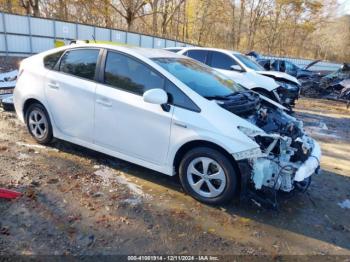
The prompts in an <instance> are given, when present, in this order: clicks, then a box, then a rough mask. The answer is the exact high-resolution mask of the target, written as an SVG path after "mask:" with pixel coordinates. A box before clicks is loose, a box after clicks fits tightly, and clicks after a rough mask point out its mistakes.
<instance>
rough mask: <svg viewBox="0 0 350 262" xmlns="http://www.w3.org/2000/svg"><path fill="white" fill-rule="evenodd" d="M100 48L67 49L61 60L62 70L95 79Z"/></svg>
mask: <svg viewBox="0 0 350 262" xmlns="http://www.w3.org/2000/svg"><path fill="white" fill-rule="evenodd" d="M99 52H100V50H99V49H76V50H69V51H67V52H66V53H65V54H64V55H63V57H62V59H61V62H60V71H62V72H64V73H67V74H70V75H74V76H78V77H81V78H85V79H89V80H93V79H95V71H96V64H97V60H98V55H99Z"/></svg>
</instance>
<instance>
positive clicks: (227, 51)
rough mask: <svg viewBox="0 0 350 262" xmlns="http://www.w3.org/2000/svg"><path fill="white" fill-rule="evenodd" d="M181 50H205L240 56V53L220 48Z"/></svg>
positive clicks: (188, 48)
mask: <svg viewBox="0 0 350 262" xmlns="http://www.w3.org/2000/svg"><path fill="white" fill-rule="evenodd" d="M181 50H186V51H187V50H206V51H218V52H224V53H230V54H234V55H240V54H241V53H240V52H237V51H233V50H228V49H222V48H212V47H184V48H182V49H181Z"/></svg>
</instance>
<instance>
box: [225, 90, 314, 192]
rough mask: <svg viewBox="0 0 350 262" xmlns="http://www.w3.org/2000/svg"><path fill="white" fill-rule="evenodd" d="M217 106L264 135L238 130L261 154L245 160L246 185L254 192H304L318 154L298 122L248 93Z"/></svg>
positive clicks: (312, 141)
mask: <svg viewBox="0 0 350 262" xmlns="http://www.w3.org/2000/svg"><path fill="white" fill-rule="evenodd" d="M218 104H219V105H221V106H222V107H224V108H225V109H227V110H229V111H230V112H232V113H234V114H236V115H239V116H241V117H242V118H245V119H246V120H248V121H249V122H250V123H252V124H254V125H255V126H257V127H259V128H261V129H262V130H264V131H265V132H264V133H262V132H257V133H249V130H244V129H241V131H242V132H243V133H245V134H246V135H247V136H249V137H250V138H251V139H253V140H255V142H256V143H257V144H258V145H259V146H260V149H261V151H262V154H261V155H260V156H259V157H253V158H251V159H249V165H250V167H251V169H250V170H251V178H250V180H251V181H250V182H251V184H252V185H253V187H254V189H255V190H264V189H266V188H268V189H270V190H273V191H283V192H291V191H293V190H294V189H298V190H301V191H305V190H306V189H307V187H308V186H309V184H310V176H311V175H312V174H314V173H315V172H317V170H318V167H319V160H320V157H321V150H320V147H319V145H318V144H317V142H316V141H314V140H313V139H312V138H310V137H308V136H307V135H306V134H305V133H304V130H303V123H302V121H299V120H297V119H296V118H294V117H293V116H290V115H288V114H287V113H285V112H284V111H283V110H282V109H279V108H277V107H276V106H274V105H273V104H270V103H269V102H266V101H264V100H262V99H260V97H259V95H258V94H256V93H253V92H250V91H246V92H242V93H239V94H236V95H232V96H230V99H229V98H227V99H223V100H220V101H218Z"/></svg>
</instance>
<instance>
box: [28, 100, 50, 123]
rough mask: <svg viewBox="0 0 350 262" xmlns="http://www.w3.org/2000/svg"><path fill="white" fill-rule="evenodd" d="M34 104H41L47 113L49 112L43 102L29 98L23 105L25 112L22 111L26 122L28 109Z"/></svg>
mask: <svg viewBox="0 0 350 262" xmlns="http://www.w3.org/2000/svg"><path fill="white" fill-rule="evenodd" d="M32 104H40V105H42V106H43V107H44V108H45V109H46V111H47V108H46V106H45V105H44V104H43V103H42V102H41V101H39V100H38V99H36V98H28V99H27V100H26V101H25V102H24V104H23V110H22V113H23V117H24V120H25V121H26V115H27V110H28V108H29V107H30V106H31V105H32Z"/></svg>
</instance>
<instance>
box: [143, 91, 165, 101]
mask: <svg viewBox="0 0 350 262" xmlns="http://www.w3.org/2000/svg"><path fill="white" fill-rule="evenodd" d="M143 101H145V102H147V103H151V104H156V105H163V104H166V103H168V94H167V93H166V92H165V91H164V90H163V89H160V88H155V89H150V90H147V91H146V92H144V93H143Z"/></svg>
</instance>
